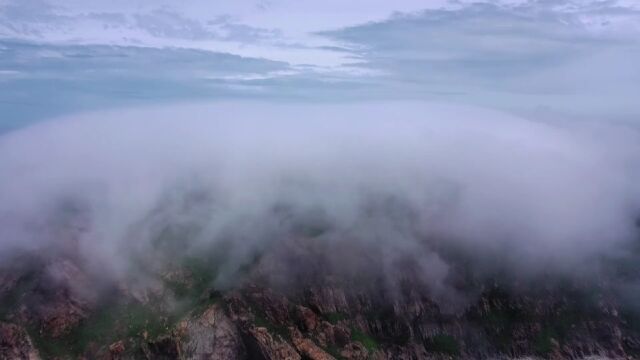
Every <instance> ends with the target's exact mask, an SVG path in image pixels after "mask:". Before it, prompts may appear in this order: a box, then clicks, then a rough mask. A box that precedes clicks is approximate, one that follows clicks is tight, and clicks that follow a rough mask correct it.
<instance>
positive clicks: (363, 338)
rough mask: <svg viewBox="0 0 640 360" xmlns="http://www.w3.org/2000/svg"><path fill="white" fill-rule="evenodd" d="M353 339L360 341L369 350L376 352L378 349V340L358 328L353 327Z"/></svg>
mask: <svg viewBox="0 0 640 360" xmlns="http://www.w3.org/2000/svg"><path fill="white" fill-rule="evenodd" d="M351 340H353V341H357V342H359V343H360V344H362V345H363V346H364V347H365V348H366V349H367V351H369V352H374V351H376V350H378V347H379V346H378V342H377V341H376V340H375V339H374V338H372V337H371V336H369V335H367V334H365V333H364V332H362V331H360V330H358V329H356V328H352V329H351Z"/></svg>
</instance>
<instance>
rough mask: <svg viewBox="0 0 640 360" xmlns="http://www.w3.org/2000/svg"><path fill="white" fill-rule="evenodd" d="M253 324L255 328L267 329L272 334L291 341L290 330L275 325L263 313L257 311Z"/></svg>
mask: <svg viewBox="0 0 640 360" xmlns="http://www.w3.org/2000/svg"><path fill="white" fill-rule="evenodd" d="M253 323H254V325H255V326H258V327H263V328H266V329H267V330H268V331H269V333H271V334H275V335H280V337H282V338H283V339H285V340H291V335H290V334H289V329H287V327H286V326H283V325H277V324H274V323H273V322H271V321H269V319H267V317H266V316H265V315H264V314H263V313H260V312H255V309H254V318H253Z"/></svg>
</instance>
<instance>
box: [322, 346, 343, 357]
mask: <svg viewBox="0 0 640 360" xmlns="http://www.w3.org/2000/svg"><path fill="white" fill-rule="evenodd" d="M323 349H324V351H326V352H327V354H329V355H331V356H333V357H334V358H336V360H344V357H343V356H342V355H340V349H339V348H338V347H337V346H335V345H329V346H327V347H325V348H323Z"/></svg>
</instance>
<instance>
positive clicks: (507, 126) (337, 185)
mask: <svg viewBox="0 0 640 360" xmlns="http://www.w3.org/2000/svg"><path fill="white" fill-rule="evenodd" d="M637 140H638V138H637V131H636V130H635V129H634V128H632V127H630V126H625V125H609V124H606V123H600V124H598V125H592V126H583V125H577V124H575V123H570V122H565V123H562V122H557V123H548V122H547V123H543V122H536V121H531V120H525V119H520V118H516V117H514V116H510V115H507V114H502V113H498V112H494V111H489V110H483V109H478V108H471V107H458V106H450V105H433V104H424V103H406V102H396V103H393V102H390V103H382V104H366V103H364V104H358V105H343V106H339V105H336V106H326V105H325V106H310V105H309V106H300V105H298V106H295V105H269V104H264V103H252V104H250V105H249V104H234V103H229V104H221V105H211V106H207V105H192V106H186V105H185V106H175V107H162V108H155V109H154V108H150V109H144V110H142V109H141V110H130V111H127V112H117V113H116V112H111V113H109V112H105V113H94V114H87V115H79V116H75V117H70V118H68V119H61V120H57V121H54V122H51V123H45V124H41V125H37V126H33V127H30V128H26V129H24V130H22V131H19V132H16V133H14V134H11V135H10V136H7V137H5V138H3V139H2V143H1V145H0V146H1V148H2V151H1V152H0V153H1V154H2V155H1V156H0V170H1V172H2V173H3V174H7V175H9V174H10V175H11V176H7V177H6V179H5V181H3V183H2V184H1V186H0V193H1V194H2V198H3V199H5V201H3V203H2V205H1V214H2V217H1V219H2V220H1V221H2V226H1V229H2V230H1V231H2V237H1V238H2V243H1V245H2V247H1V248H0V251H1V253H2V255H3V256H4V257H6V256H10V255H11V253H12V252H15V251H18V250H27V249H34V248H43V247H44V248H47V247H53V248H56V247H58V246H64V242H65V241H68V239H67V238H66V237H67V236H66V235H65V234H64V233H62V234H59V233H58V232H56V231H52V229H55V228H57V227H61V226H62V224H64V222H65V221H76V222H80V225H78V226H80V227H82V230H81V231H80V234H79V235H78V239H77V242H78V244H77V246H78V249H79V250H78V251H79V253H80V256H81V257H82V258H83V260H85V261H86V262H87V263H89V264H96V265H97V267H98V269H99V271H100V272H102V275H109V276H114V277H116V278H117V277H118V276H123V275H126V273H127V269H128V268H130V264H129V263H128V262H129V261H131V260H130V259H128V255H129V254H131V253H132V252H133V253H141V254H145V253H150V252H151V246H152V245H153V244H154V241H155V237H157V236H160V234H161V233H162V232H163V231H167V230H166V229H169V228H173V227H180V228H183V229H185V231H187V230H188V231H189V232H190V234H192V235H191V236H190V238H189V240H188V241H186V240H185V244H184V246H185V247H184V248H183V249H181V251H184V252H185V253H189V252H191V251H196V252H197V251H198V249H199V248H201V247H210V246H213V245H216V244H219V243H222V242H228V243H229V246H230V247H231V249H232V250H231V253H232V255H231V256H230V257H228V258H227V259H226V260H225V261H226V262H228V264H226V265H225V266H227V267H228V268H229V271H230V272H233V271H234V269H235V270H237V269H239V268H241V267H242V266H243V265H245V263H246V262H247V261H249V259H250V258H251V256H252V254H257V253H260V252H261V251H263V249H265V248H268V247H270V246H272V244H273V243H274V242H277V241H278V239H279V238H282V237H287V236H296V232H297V231H301V230H300V228H305V227H308V228H317V231H319V232H321V234H320V235H319V238H321V240H320V242H326V244H327V246H330V247H333V248H336V249H339V248H340V247H342V246H354V244H358V245H357V246H358V247H359V248H360V249H361V251H362V252H363V253H358V254H351V255H350V256H353V257H356V258H366V257H367V256H368V255H367V254H366V252H367V249H368V248H369V247H371V248H372V249H374V250H373V251H381V252H382V253H383V254H384V258H385V260H384V263H383V265H382V266H383V268H382V269H380V268H377V267H376V268H372V269H371V270H370V271H380V270H381V271H383V272H384V271H385V269H384V266H386V264H393V263H394V262H395V261H399V260H400V259H402V258H404V257H409V258H414V259H412V260H414V261H415V262H416V263H417V264H418V265H419V266H420V267H424V271H423V272H424V273H425V274H426V275H425V276H426V277H427V278H426V279H425V280H426V281H427V283H429V285H430V286H433V287H434V289H435V288H440V287H442V286H443V282H444V280H445V278H446V275H447V273H448V266H449V265H448V260H447V259H446V258H445V256H444V255H443V253H455V254H457V255H460V256H463V257H465V258H468V261H470V262H471V263H473V264H474V265H472V266H478V267H480V269H482V268H483V267H488V268H492V267H493V268H494V269H488V270H496V269H508V271H509V272H515V273H516V274H517V275H516V276H521V277H523V278H527V277H528V276H535V275H540V274H549V273H551V274H561V275H568V276H577V277H587V278H588V277H592V276H597V275H600V270H601V269H599V267H600V266H605V263H606V261H607V260H610V259H617V258H620V257H626V256H630V254H629V251H630V250H629V249H631V248H633V246H634V242H635V241H637V235H638V234H637V228H636V219H637V217H638V205H639V203H638V200H639V197H638V195H639V194H638V190H637V189H636V186H635V184H637V181H638V172H637V169H638V167H637V165H638V160H640V159H639V158H638V156H637V154H639V153H640V152H638V145H637V144H638V143H639V142H637ZM338 256H339V255H338ZM356 261H357V260H356ZM336 262H337V263H338V264H333V265H334V266H337V267H340V266H341V265H340V264H339V263H341V262H344V263H351V262H352V260H351V259H349V258H348V257H347V258H345V259H340V261H336ZM389 266H391V265H389ZM480 269H473V270H474V271H480ZM96 270H97V269H96ZM281 270H282V269H281ZM287 271H290V272H293V273H295V272H296V271H297V269H287ZM219 281H222V282H224V281H225V280H224V279H220V280H219Z"/></svg>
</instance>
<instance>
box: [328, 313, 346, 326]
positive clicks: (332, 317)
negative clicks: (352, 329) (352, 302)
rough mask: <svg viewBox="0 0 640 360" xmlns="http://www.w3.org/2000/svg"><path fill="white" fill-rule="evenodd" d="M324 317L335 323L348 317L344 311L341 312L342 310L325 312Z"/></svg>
mask: <svg viewBox="0 0 640 360" xmlns="http://www.w3.org/2000/svg"><path fill="white" fill-rule="evenodd" d="M324 317H325V318H326V319H327V321H328V322H330V323H331V324H333V325H335V324H337V323H339V322H340V321H342V320H345V319H346V318H347V317H346V316H345V315H344V314H343V313H340V312H332V313H328V314H325V316H324Z"/></svg>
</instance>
